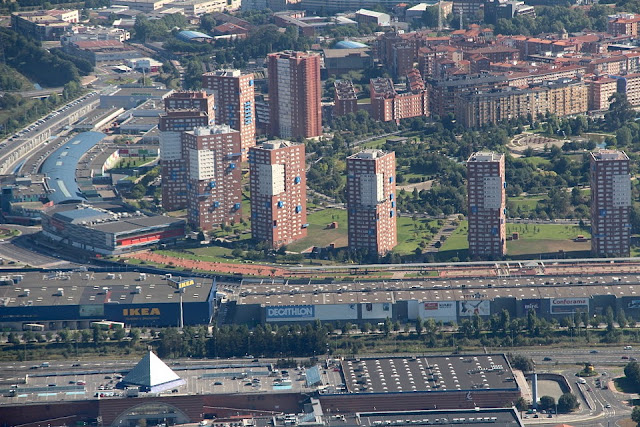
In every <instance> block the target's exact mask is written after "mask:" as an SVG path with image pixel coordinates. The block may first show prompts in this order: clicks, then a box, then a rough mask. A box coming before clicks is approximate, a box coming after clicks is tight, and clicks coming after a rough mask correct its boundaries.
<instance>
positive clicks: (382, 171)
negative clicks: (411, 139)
mask: <svg viewBox="0 0 640 427" xmlns="http://www.w3.org/2000/svg"><path fill="white" fill-rule="evenodd" d="M395 173H396V155H395V153H394V152H385V151H382V150H364V151H361V152H359V153H357V154H353V155H351V156H349V157H347V215H348V224H349V248H350V249H366V250H369V251H372V252H376V253H378V254H380V255H384V254H385V253H387V252H389V251H391V250H392V249H393V248H394V247H395V246H396V244H397V243H398V237H397V226H396V217H397V209H396V198H395V196H396V182H395Z"/></svg>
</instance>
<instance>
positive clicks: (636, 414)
mask: <svg viewBox="0 0 640 427" xmlns="http://www.w3.org/2000/svg"><path fill="white" fill-rule="evenodd" d="M631 420H632V421H635V422H636V423H638V426H640V406H634V407H633V411H631Z"/></svg>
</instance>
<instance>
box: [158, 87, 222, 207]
mask: <svg viewBox="0 0 640 427" xmlns="http://www.w3.org/2000/svg"><path fill="white" fill-rule="evenodd" d="M164 103H165V113H164V114H161V115H160V122H159V124H158V129H159V130H160V160H161V161H162V172H161V175H162V207H163V208H164V209H165V210H167V211H173V210H178V209H186V208H187V165H186V162H185V159H184V158H183V156H182V133H183V132H185V131H190V130H193V129H195V128H197V127H204V126H208V125H210V124H213V123H214V120H215V116H214V102H213V95H207V93H206V92H204V91H200V92H174V93H172V94H171V95H169V96H168V97H166V98H165V99H164Z"/></svg>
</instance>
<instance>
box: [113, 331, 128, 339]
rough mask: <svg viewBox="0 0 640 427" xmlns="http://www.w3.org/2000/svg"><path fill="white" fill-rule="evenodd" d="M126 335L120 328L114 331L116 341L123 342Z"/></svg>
mask: <svg viewBox="0 0 640 427" xmlns="http://www.w3.org/2000/svg"><path fill="white" fill-rule="evenodd" d="M125 335H126V331H125V330H124V328H118V329H116V330H115V331H113V339H114V340H116V341H122V340H123V339H124V337H125Z"/></svg>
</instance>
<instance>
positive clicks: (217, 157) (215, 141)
mask: <svg viewBox="0 0 640 427" xmlns="http://www.w3.org/2000/svg"><path fill="white" fill-rule="evenodd" d="M182 153H183V154H182V157H183V158H184V159H185V163H186V165H187V196H188V197H187V218H188V221H189V224H190V225H191V226H192V227H193V228H194V229H201V230H211V229H212V228H214V227H217V226H220V225H226V224H229V223H231V222H240V220H241V219H242V171H241V168H240V157H241V151H240V132H238V131H237V130H234V129H231V127H230V126H228V125H214V126H206V127H197V128H195V129H194V130H191V131H186V132H184V133H183V134H182Z"/></svg>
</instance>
